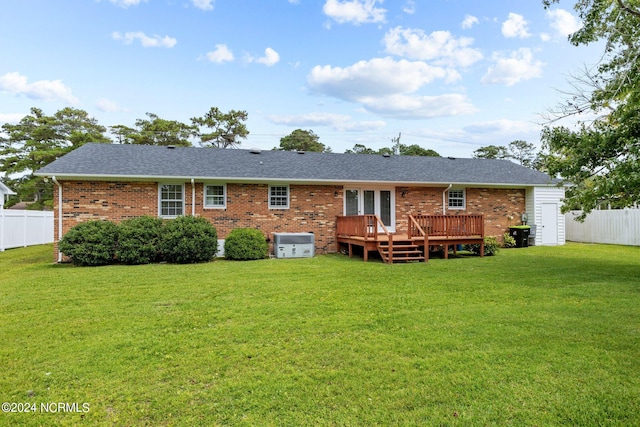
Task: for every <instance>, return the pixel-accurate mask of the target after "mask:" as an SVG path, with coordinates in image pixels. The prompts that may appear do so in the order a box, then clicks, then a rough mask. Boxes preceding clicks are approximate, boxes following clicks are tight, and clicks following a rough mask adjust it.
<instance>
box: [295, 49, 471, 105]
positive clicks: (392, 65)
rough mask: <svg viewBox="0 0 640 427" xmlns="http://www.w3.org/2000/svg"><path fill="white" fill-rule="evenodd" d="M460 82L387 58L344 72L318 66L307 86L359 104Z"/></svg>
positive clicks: (441, 70)
mask: <svg viewBox="0 0 640 427" xmlns="http://www.w3.org/2000/svg"><path fill="white" fill-rule="evenodd" d="M459 78H460V75H459V74H458V73H457V72H456V71H455V70H448V69H444V68H440V67H433V66H430V65H428V64H426V63H424V62H420V61H415V62H412V61H407V60H404V59H403V60H400V61H395V60H394V59H392V58H389V57H387V58H374V59H371V60H369V61H359V62H357V63H355V64H353V65H351V66H349V67H345V68H341V67H332V66H330V65H325V66H320V65H317V66H315V67H313V69H312V70H311V72H310V74H309V76H308V77H307V82H308V83H309V86H310V87H311V88H312V89H313V90H315V91H317V92H320V93H324V94H327V95H331V96H335V97H337V98H341V99H346V100H350V101H358V100H359V99H361V98H362V97H368V96H374V97H376V96H388V95H394V94H397V93H411V92H415V91H416V90H418V89H419V88H420V87H422V86H424V85H425V84H428V83H431V82H433V81H434V80H436V79H443V80H447V81H455V80H458V79H459Z"/></svg>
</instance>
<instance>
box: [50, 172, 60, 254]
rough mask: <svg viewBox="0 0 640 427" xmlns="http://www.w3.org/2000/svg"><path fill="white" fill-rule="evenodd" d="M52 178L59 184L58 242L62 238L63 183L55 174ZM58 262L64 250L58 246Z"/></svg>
mask: <svg viewBox="0 0 640 427" xmlns="http://www.w3.org/2000/svg"><path fill="white" fill-rule="evenodd" d="M51 180H52V181H53V182H54V183H55V184H56V185H57V186H58V244H59V243H60V239H62V184H60V183H59V182H58V180H57V179H56V177H55V176H52V177H51ZM58 262H59V263H60V262H62V252H60V247H59V246H58Z"/></svg>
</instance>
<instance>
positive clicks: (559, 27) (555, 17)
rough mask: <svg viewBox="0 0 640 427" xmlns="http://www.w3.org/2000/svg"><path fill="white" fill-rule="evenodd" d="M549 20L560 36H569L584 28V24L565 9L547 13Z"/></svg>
mask: <svg viewBox="0 0 640 427" xmlns="http://www.w3.org/2000/svg"><path fill="white" fill-rule="evenodd" d="M547 18H548V19H549V20H550V21H551V28H553V29H554V30H555V31H556V33H557V34H558V35H560V36H564V37H566V36H568V35H569V34H572V33H575V32H576V31H578V30H579V29H580V28H581V27H582V23H581V22H580V21H578V19H577V18H576V17H575V16H573V15H572V14H571V13H569V12H567V11H566V10H564V9H555V10H549V11H547Z"/></svg>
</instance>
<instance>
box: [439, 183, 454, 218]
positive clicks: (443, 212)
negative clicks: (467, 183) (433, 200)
mask: <svg viewBox="0 0 640 427" xmlns="http://www.w3.org/2000/svg"><path fill="white" fill-rule="evenodd" d="M451 187H453V184H449V186H448V187H447V188H446V189H445V190H444V191H443V192H442V215H446V214H447V208H446V206H447V205H446V204H445V202H444V193H446V192H447V191H449V190H451Z"/></svg>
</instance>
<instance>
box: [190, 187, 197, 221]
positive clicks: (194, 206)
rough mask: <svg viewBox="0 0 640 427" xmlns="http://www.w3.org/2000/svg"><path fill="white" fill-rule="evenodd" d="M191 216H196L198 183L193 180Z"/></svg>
mask: <svg viewBox="0 0 640 427" xmlns="http://www.w3.org/2000/svg"><path fill="white" fill-rule="evenodd" d="M191 216H196V183H195V179H193V178H191Z"/></svg>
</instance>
